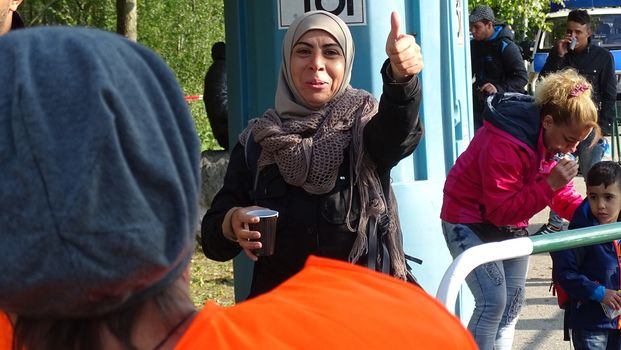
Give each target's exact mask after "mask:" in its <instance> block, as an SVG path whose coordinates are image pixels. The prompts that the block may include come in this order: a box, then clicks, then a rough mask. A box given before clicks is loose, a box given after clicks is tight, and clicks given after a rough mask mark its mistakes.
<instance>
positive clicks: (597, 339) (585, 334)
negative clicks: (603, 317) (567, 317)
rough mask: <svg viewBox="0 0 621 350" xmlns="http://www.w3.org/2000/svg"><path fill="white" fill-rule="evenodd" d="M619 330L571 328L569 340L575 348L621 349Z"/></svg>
mask: <svg viewBox="0 0 621 350" xmlns="http://www.w3.org/2000/svg"><path fill="white" fill-rule="evenodd" d="M620 335H621V330H617V329H611V330H606V329H602V330H592V331H591V330H582V329H572V331H571V338H572V339H571V341H572V343H573V344H574V348H575V349H576V350H621V343H620V342H619V336H620Z"/></svg>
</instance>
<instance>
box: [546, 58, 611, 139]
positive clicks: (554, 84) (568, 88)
mask: <svg viewBox="0 0 621 350" xmlns="http://www.w3.org/2000/svg"><path fill="white" fill-rule="evenodd" d="M592 91H593V87H592V86H591V84H590V83H589V82H588V81H587V80H586V79H585V78H584V77H583V76H581V75H580V74H578V73H577V72H576V71H575V70H574V69H571V68H569V69H565V70H562V71H559V72H556V73H552V74H550V75H548V76H546V77H545V78H544V79H543V80H542V81H541V82H540V83H539V84H537V91H536V92H535V104H537V106H539V110H540V111H541V115H542V116H545V115H550V116H552V119H553V120H554V124H556V125H576V124H578V125H584V126H585V127H592V128H593V130H594V131H595V136H596V137H595V138H594V140H597V139H599V136H600V135H601V132H600V129H599V126H598V125H597V108H596V107H595V103H594V102H593V99H592V98H591V94H592Z"/></svg>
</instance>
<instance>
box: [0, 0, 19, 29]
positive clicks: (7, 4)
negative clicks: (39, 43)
mask: <svg viewBox="0 0 621 350" xmlns="http://www.w3.org/2000/svg"><path fill="white" fill-rule="evenodd" d="M21 3H22V0H0V35H2V34H6V33H8V32H9V31H11V30H13V29H17V28H22V27H23V26H24V21H23V20H22V18H21V17H20V15H19V13H17V7H18V6H19V5H20V4H21Z"/></svg>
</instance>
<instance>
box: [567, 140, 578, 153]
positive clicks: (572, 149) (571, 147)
mask: <svg viewBox="0 0 621 350" xmlns="http://www.w3.org/2000/svg"><path fill="white" fill-rule="evenodd" d="M579 144H580V142H575V143H572V144H570V145H569V149H570V150H571V151H570V153H576V150H577V149H578V145H579Z"/></svg>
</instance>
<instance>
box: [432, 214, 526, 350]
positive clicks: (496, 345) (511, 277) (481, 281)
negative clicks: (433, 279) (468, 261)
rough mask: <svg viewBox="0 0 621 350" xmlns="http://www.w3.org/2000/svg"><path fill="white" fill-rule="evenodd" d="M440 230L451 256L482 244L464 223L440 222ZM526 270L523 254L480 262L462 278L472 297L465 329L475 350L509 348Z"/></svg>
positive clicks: (520, 303)
mask: <svg viewBox="0 0 621 350" xmlns="http://www.w3.org/2000/svg"><path fill="white" fill-rule="evenodd" d="M442 232H443V233H444V239H445V240H446V244H447V246H448V248H449V251H450V252H451V255H452V256H453V258H455V257H457V256H458V255H459V254H461V253H462V252H463V251H464V250H466V249H468V248H471V247H474V246H477V245H480V244H483V242H482V241H481V240H480V239H479V237H478V236H477V235H476V234H475V233H474V232H473V231H472V230H471V229H470V228H469V227H468V226H466V225H461V224H451V223H448V222H445V221H442ZM527 272H528V256H525V257H520V258H515V259H511V260H504V261H495V262H491V263H487V264H483V265H481V266H479V267H477V268H475V269H474V270H473V271H472V272H471V273H470V274H469V275H468V276H467V277H466V283H467V284H468V287H469V288H470V291H471V292H472V295H473V296H474V300H475V307H474V313H473V314H472V318H471V319H470V322H468V330H469V331H470V333H472V336H473V337H474V340H475V341H476V343H477V345H478V346H479V349H481V350H488V349H496V350H499V349H500V350H502V349H506V350H509V349H511V346H512V344H513V335H514V333H515V324H516V323H517V320H518V316H519V314H520V310H521V308H522V304H524V298H525V288H526V273H527Z"/></svg>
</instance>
